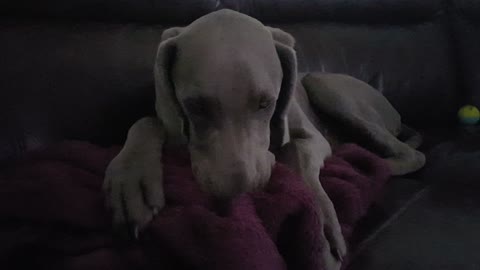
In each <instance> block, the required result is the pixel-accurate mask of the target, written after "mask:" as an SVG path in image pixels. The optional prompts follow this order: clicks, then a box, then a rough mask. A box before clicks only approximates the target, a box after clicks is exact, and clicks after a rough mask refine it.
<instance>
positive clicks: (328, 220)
mask: <svg viewBox="0 0 480 270" xmlns="http://www.w3.org/2000/svg"><path fill="white" fill-rule="evenodd" d="M321 213H322V220H323V235H324V236H325V240H326V247H327V248H325V249H324V252H323V253H322V255H323V257H324V258H323V259H324V261H325V266H326V268H325V269H328V270H338V269H340V268H341V266H342V262H343V259H344V258H345V256H346V255H347V245H346V243H345V239H344V237H343V234H342V229H341V227H340V223H339V222H338V218H337V214H336V212H335V209H334V208H333V204H332V203H331V202H330V200H328V202H326V203H323V204H322V209H321Z"/></svg>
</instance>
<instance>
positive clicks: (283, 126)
mask: <svg viewBox="0 0 480 270" xmlns="http://www.w3.org/2000/svg"><path fill="white" fill-rule="evenodd" d="M293 46H294V39H293V37H292V36H290V35H289V34H287V33H285V32H283V31H281V30H279V29H274V28H269V27H266V26H264V25H263V24H262V23H260V22H259V21H257V20H255V19H253V18H251V17H249V16H247V15H243V14H241V13H238V12H235V11H231V10H220V11H216V12H213V13H210V14H208V15H206V16H204V17H201V18H199V19H198V20H196V21H194V22H193V23H192V24H190V25H189V26H187V27H185V28H177V27H176V28H171V29H168V30H166V31H164V33H163V34H162V40H161V43H160V45H159V48H158V53H157V56H156V62H155V67H154V77H155V85H156V112H157V117H147V118H143V119H141V120H139V121H138V122H136V123H135V124H134V125H133V126H132V127H131V129H130V130H129V133H128V137H127V140H126V143H125V146H124V147H123V149H122V150H121V152H120V153H119V154H118V155H117V156H116V157H115V158H114V159H113V161H112V162H111V163H110V165H109V166H108V169H107V171H106V178H105V184H104V188H105V190H106V192H107V197H108V198H107V200H108V201H107V202H108V203H109V204H110V206H111V207H112V209H113V213H114V217H113V219H114V224H117V225H124V224H127V223H128V224H133V225H134V226H133V228H135V229H134V234H135V236H136V235H137V234H138V230H139V229H141V228H142V227H143V226H144V225H145V224H147V223H148V222H149V221H150V220H151V219H152V217H153V216H154V215H155V214H156V212H157V211H158V210H159V209H161V208H162V207H163V206H164V204H165V201H164V194H163V187H162V167H161V159H162V149H163V147H164V146H165V145H169V146H170V145H176V146H178V145H185V146H187V147H188V149H189V152H190V156H191V162H192V170H193V173H194V176H195V178H196V180H197V181H198V183H199V184H200V186H201V187H202V188H203V189H204V190H205V191H206V192H210V193H211V194H213V195H215V196H218V197H222V198H228V197H231V196H234V195H236V194H238V193H241V192H248V191H252V190H256V189H260V188H262V186H264V185H265V184H266V183H267V182H268V180H269V178H270V174H271V169H272V166H273V165H274V163H275V161H276V159H277V160H280V161H282V162H284V163H286V164H288V165H290V166H291V167H292V168H293V169H295V170H296V171H297V172H298V173H299V174H300V175H301V176H302V177H303V179H304V181H305V183H306V184H307V186H308V187H309V188H311V189H312V190H313V191H314V193H315V194H316V198H317V199H318V207H319V208H320V209H321V211H319V212H320V213H321V214H322V215H323V216H322V218H323V220H324V228H323V233H324V241H325V244H326V245H327V246H329V247H330V249H328V250H327V251H326V252H325V253H324V254H323V256H324V261H325V264H326V269H340V266H341V261H342V260H343V257H344V256H345V254H346V250H347V248H346V244H345V242H344V239H343V236H342V233H341V228H340V225H339V222H338V219H337V215H336V213H335V209H334V206H333V204H332V202H331V201H330V199H329V198H328V196H327V194H326V193H325V191H324V190H323V188H322V186H321V184H320V182H319V172H320V169H321V168H322V166H323V162H324V159H325V158H326V157H327V156H329V155H330V154H331V151H332V150H331V147H330V144H329V142H328V141H327V140H326V139H325V138H324V137H323V136H322V134H321V133H320V131H319V130H318V129H317V128H316V127H315V125H314V123H313V122H312V121H316V120H312V119H310V117H314V115H315V114H314V113H312V112H311V109H310V108H309V103H308V98H307V95H306V93H305V91H304V90H302V87H299V88H297V66H296V65H297V60H296V55H295V51H294V49H293ZM300 90H302V91H300ZM304 110H305V111H304Z"/></svg>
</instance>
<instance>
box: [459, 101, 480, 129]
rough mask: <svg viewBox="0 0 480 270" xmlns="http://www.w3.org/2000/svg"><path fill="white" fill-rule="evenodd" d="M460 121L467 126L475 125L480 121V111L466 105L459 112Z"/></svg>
mask: <svg viewBox="0 0 480 270" xmlns="http://www.w3.org/2000/svg"><path fill="white" fill-rule="evenodd" d="M458 119H459V120H460V121H461V122H462V123H464V124H467V125H475V124H476V123H478V121H479V120H480V111H479V110H478V108H477V107H475V106H473V105H465V106H463V107H462V108H460V110H459V111H458Z"/></svg>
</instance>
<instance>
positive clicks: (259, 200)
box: [0, 142, 389, 270]
mask: <svg viewBox="0 0 480 270" xmlns="http://www.w3.org/2000/svg"><path fill="white" fill-rule="evenodd" d="M119 149H120V148H119V147H113V148H109V149H106V148H100V147H98V146H94V145H91V144H88V143H82V142H64V143H60V144H57V145H54V146H51V147H49V148H47V149H43V150H41V151H37V152H34V153H31V154H30V155H29V156H28V157H27V158H26V159H25V160H23V161H21V162H18V163H16V164H14V165H13V166H11V167H10V168H8V169H4V170H3V171H2V172H0V224H1V225H0V269H115V270H117V269H230V270H236V269H238V270H244V269H315V270H318V269H321V265H322V262H321V261H320V256H319V255H318V254H319V252H320V251H321V250H322V249H323V248H324V245H323V240H322V239H321V238H320V236H319V232H320V230H321V228H322V221H321V220H319V219H318V215H317V213H316V210H315V209H314V208H313V203H312V194H311V193H310V192H309V190H308V189H306V188H305V187H304V185H303V184H302V182H301V180H300V179H299V177H297V175H295V174H294V173H292V172H291V171H290V170H289V169H288V168H287V167H286V166H284V165H282V164H277V165H276V166H275V168H274V170H273V173H272V179H271V181H270V183H269V185H268V187H267V188H266V189H265V190H264V191H262V192H256V193H251V194H245V195H241V196H239V197H237V198H236V199H234V201H233V202H232V207H231V208H230V209H229V210H227V211H225V210H222V212H218V211H216V207H215V203H214V201H213V200H212V199H211V198H209V196H207V195H206V194H204V193H202V192H200V190H199V188H198V186H197V185H196V183H195V182H194V181H193V177H192V173H191V170H190V167H189V160H188V158H186V156H187V155H185V154H182V153H178V152H177V153H176V154H167V155H166V158H165V160H164V163H165V167H164V170H165V193H166V199H167V207H166V208H165V209H164V210H162V211H161V212H160V213H159V215H158V216H157V217H156V218H155V219H154V220H153V222H152V223H151V224H150V225H149V226H148V228H147V229H146V231H144V232H143V233H142V234H141V235H140V239H139V240H138V241H136V242H134V243H125V242H119V241H117V240H115V238H114V237H113V235H112V232H111V225H110V214H109V213H108V212H107V211H106V210H104V198H103V194H102V190H101V186H102V181H103V176H104V171H105V168H106V166H107V165H108V163H109V161H110V160H111V159H112V158H113V157H114V156H115V154H116V153H118V151H119ZM388 177H389V172H388V169H387V166H386V164H385V163H384V161H383V160H382V159H380V158H378V157H377V156H375V155H373V154H371V153H370V152H368V151H366V150H364V149H362V148H360V147H358V146H356V145H352V144H350V145H345V146H342V147H341V149H338V150H337V151H336V152H335V153H334V155H333V156H332V157H330V158H329V159H328V160H327V161H326V163H325V168H324V169H323V170H322V172H321V174H320V181H321V182H322V184H323V186H324V188H325V190H326V191H327V193H328V194H329V195H330V197H331V199H332V201H333V203H334V204H335V208H336V209H337V212H338V216H339V219H340V223H341V224H342V229H343V233H344V235H345V237H346V239H347V240H348V239H349V238H350V237H351V235H352V230H353V228H354V226H355V224H356V223H357V221H358V220H359V219H360V218H361V217H362V216H364V215H365V213H366V211H367V209H368V207H369V206H370V205H371V203H372V202H373V200H374V199H375V197H377V196H378V195H379V194H380V193H381V189H382V187H383V185H384V183H385V182H386V180H387V179H388Z"/></svg>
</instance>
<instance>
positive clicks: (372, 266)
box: [348, 185, 480, 270]
mask: <svg viewBox="0 0 480 270" xmlns="http://www.w3.org/2000/svg"><path fill="white" fill-rule="evenodd" d="M476 190H478V185H477V186H476ZM479 226H480V200H479V199H478V194H477V192H476V191H473V189H472V187H465V188H457V189H454V188H452V187H451V186H447V187H437V186H433V187H430V188H428V189H427V190H426V191H425V192H424V193H422V194H421V196H419V198H418V199H417V200H416V201H415V202H414V203H412V204H411V205H409V207H408V209H407V210H406V211H405V212H404V213H403V214H402V215H400V216H399V217H398V218H397V219H396V220H394V221H393V222H392V224H390V225H389V226H388V227H386V228H385V229H384V230H383V231H381V232H380V233H378V235H376V237H374V238H373V239H372V240H371V241H370V242H369V243H368V244H367V245H366V246H365V247H364V248H363V249H362V250H361V251H359V254H358V255H357V256H356V257H355V259H354V260H353V261H352V264H351V265H350V267H348V269H349V270H363V269H369V270H377V269H378V270H385V269H390V270H397V269H399V270H400V269H402V270H403V269H411V270H417V269H418V270H420V269H421V270H423V269H442V270H457V269H478V266H479V265H480V259H479V257H478V249H479V248H480V234H479V231H478V227H479Z"/></svg>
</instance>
